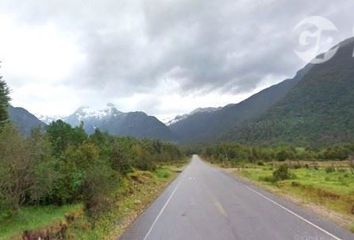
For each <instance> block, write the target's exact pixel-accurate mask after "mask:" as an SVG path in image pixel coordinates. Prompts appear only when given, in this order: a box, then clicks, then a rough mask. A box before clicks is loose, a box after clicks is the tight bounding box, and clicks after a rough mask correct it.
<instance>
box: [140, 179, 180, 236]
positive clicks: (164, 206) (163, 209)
mask: <svg viewBox="0 0 354 240" xmlns="http://www.w3.org/2000/svg"><path fill="white" fill-rule="evenodd" d="M180 184H181V181H179V182H178V183H177V185H176V186H175V188H174V189H173V191H172V193H171V195H170V196H169V197H168V199H167V200H166V202H165V204H164V205H163V207H162V208H161V210H160V212H159V214H157V216H156V218H155V220H154V221H153V223H152V224H151V226H150V228H149V231H148V232H147V233H146V234H145V237H144V238H143V240H147V239H148V237H149V235H150V233H151V232H152V230H153V229H154V226H155V224H156V223H157V221H158V220H159V218H160V217H161V215H162V213H163V212H164V211H165V209H166V207H167V205H168V203H169V202H170V201H171V199H172V197H173V195H174V194H175V193H176V191H177V189H178V187H179V185H180Z"/></svg>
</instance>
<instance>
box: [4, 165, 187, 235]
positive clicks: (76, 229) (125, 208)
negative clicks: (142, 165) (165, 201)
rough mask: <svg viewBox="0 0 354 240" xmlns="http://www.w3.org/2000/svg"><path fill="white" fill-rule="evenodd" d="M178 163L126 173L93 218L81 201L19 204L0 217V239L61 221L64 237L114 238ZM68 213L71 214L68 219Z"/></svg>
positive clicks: (51, 226) (53, 226)
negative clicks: (109, 200) (110, 199)
mask: <svg viewBox="0 0 354 240" xmlns="http://www.w3.org/2000/svg"><path fill="white" fill-rule="evenodd" d="M181 169H182V165H173V166H172V165H171V166H160V167H158V168H157V169H156V170H155V171H154V172H148V171H135V172H132V173H130V174H129V175H128V176H127V177H126V178H125V179H124V180H123V181H121V183H120V184H119V185H117V190H116V192H115V193H113V195H114V196H115V197H114V208H112V209H110V210H109V211H107V212H106V213H104V214H103V215H102V216H100V217H99V218H97V219H96V221H95V222H94V224H93V222H92V221H91V220H90V219H89V218H88V217H87V216H86V215H85V214H83V206H82V204H76V205H65V206H61V207H56V206H45V207H43V206H42V207H28V208H22V209H21V210H20V211H19V213H18V214H17V215H16V216H13V217H11V218H9V219H2V220H0V239H1V240H5V239H22V238H21V236H22V234H23V232H24V231H25V230H33V231H34V232H38V233H40V232H43V231H58V229H60V228H61V227H62V225H63V224H65V225H66V226H65V235H66V238H67V239H117V236H119V235H120V234H122V233H123V231H124V229H125V228H126V227H127V226H128V225H129V224H130V223H131V222H132V221H133V220H134V219H135V218H136V216H138V215H139V214H140V213H141V212H142V211H143V210H144V209H145V207H146V206H147V205H148V204H149V203H150V202H151V201H153V200H154V199H155V198H156V197H157V196H158V195H159V194H160V192H161V191H162V190H163V189H164V187H165V186H166V185H167V184H168V183H169V182H170V181H171V180H172V179H174V177H175V176H176V175H177V174H178V173H179V172H180V171H181ZM68 216H75V219H72V220H71V221H69V222H68Z"/></svg>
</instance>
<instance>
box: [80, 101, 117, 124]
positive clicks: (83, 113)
mask: <svg viewBox="0 0 354 240" xmlns="http://www.w3.org/2000/svg"><path fill="white" fill-rule="evenodd" d="M73 115H74V116H75V117H76V118H77V120H79V121H82V120H86V119H89V118H95V119H103V118H106V117H117V116H120V115H124V113H123V112H120V111H118V110H117V108H116V107H115V106H114V105H113V104H112V103H108V104H107V105H106V106H105V107H103V108H100V109H95V108H90V107H88V106H82V107H80V108H79V109H78V110H76V112H75V113H74V114H73Z"/></svg>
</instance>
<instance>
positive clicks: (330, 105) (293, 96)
mask: <svg viewBox="0 0 354 240" xmlns="http://www.w3.org/2000/svg"><path fill="white" fill-rule="evenodd" d="M340 46H341V47H340V48H339V50H338V52H337V54H336V55H335V56H334V57H333V58H332V59H330V60H329V61H327V62H325V63H322V64H318V65H313V67H312V68H311V69H310V70H309V71H307V73H306V74H305V75H304V76H303V78H302V80H301V81H300V82H299V83H298V84H297V85H296V86H295V87H294V88H293V89H291V90H290V91H289V93H288V94H287V95H286V96H285V97H284V98H283V99H281V100H280V101H279V102H277V103H276V104H275V105H274V106H273V107H272V108H271V109H269V111H267V112H266V113H265V114H263V115H262V116H261V117H259V118H258V119H257V120H254V121H250V122H247V123H246V124H243V125H242V126H241V127H240V126H236V125H235V126H236V127H235V128H234V129H233V130H232V131H229V132H228V133H227V134H226V137H224V138H223V139H227V140H235V141H240V142H248V143H253V144H255V143H263V144H279V143H282V142H285V143H296V144H314V145H318V144H320V145H321V144H332V143H345V142H348V141H353V140H354V132H353V129H354V121H353V119H354V95H353V92H354V67H353V66H354V58H353V49H354V40H353V39H348V40H347V41H344V42H343V43H341V44H340Z"/></svg>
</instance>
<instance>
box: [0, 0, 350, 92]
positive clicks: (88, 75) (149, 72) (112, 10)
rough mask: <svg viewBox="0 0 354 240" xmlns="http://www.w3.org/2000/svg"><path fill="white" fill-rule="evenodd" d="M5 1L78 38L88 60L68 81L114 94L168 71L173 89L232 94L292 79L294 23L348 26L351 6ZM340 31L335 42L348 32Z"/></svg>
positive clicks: (302, 1) (146, 86) (224, 0)
mask: <svg viewBox="0 0 354 240" xmlns="http://www.w3.org/2000/svg"><path fill="white" fill-rule="evenodd" d="M4 2H5V3H2V6H1V5H0V6H1V7H2V8H3V9H7V11H10V12H12V13H13V14H17V15H18V17H19V18H20V19H23V21H24V22H27V23H28V24H30V23H33V24H41V23H45V22H54V23H55V24H57V25H58V26H59V27H62V28H63V29H65V30H66V31H69V32H71V33H72V34H75V35H77V36H79V39H80V44H81V48H82V50H83V51H84V53H85V54H86V56H87V63H86V65H85V66H84V67H83V68H82V69H80V71H78V72H77V73H76V74H75V76H72V77H71V78H70V79H67V82H68V83H70V84H72V85H73V86H74V87H80V88H82V87H84V88H93V89H94V88H98V89H99V90H100V91H107V95H112V96H116V95H121V96H129V95H131V94H133V93H137V92H147V91H150V90H151V89H153V88H155V87H156V86H158V85H159V84H160V83H161V81H163V78H164V77H166V75H168V76H170V77H173V78H175V80H176V81H178V82H179V84H180V88H179V89H177V90H178V91H183V92H193V91H202V92H203V91H206V92H208V91H213V90H221V91H223V92H230V91H231V92H235V93H238V92H246V91H251V90H253V89H254V88H255V87H256V86H257V84H258V83H259V82H260V81H261V80H262V79H263V78H264V77H265V76H267V75H269V74H271V75H274V76H277V75H278V76H283V75H288V76H289V77H291V75H293V74H295V72H296V70H298V68H300V67H301V66H302V65H304V63H303V62H301V61H300V60H299V59H297V58H296V56H295V54H294V52H293V50H294V48H295V47H296V45H295V44H296V41H295V42H294V36H293V35H292V30H293V28H294V26H295V25H296V23H298V22H299V21H300V20H302V19H303V18H304V17H307V16H311V15H321V16H325V17H329V18H330V19H331V20H333V21H335V22H336V23H338V24H340V25H346V23H347V21H346V20H345V19H344V18H348V17H349V16H351V15H350V14H352V11H351V10H352V9H353V6H354V2H353V1H336V2H334V1H329V0H328V1H322V0H316V1H307V0H299V1H292V2H290V1H284V0H279V1H272V0H269V1H266V0H259V1H252V3H250V1H245V0H243V1H234V0H221V1H204V0H194V1H191V0H180V1H171V0H156V1H153V0H151V1H116V0H106V1H93V0H91V1H53V2H52V1H51V3H50V4H48V2H47V1H44V0H42V1H40V0H37V1H26V2H23V1H13V0H11V1H10V0H9V1H4ZM15 6H18V7H15ZM347 25H348V24H347ZM342 29H343V30H342V32H341V34H339V35H338V36H337V39H336V40H337V41H339V40H341V39H343V38H344V37H348V36H349V34H351V32H350V31H351V28H348V27H347V26H346V27H343V28H342ZM175 69H178V71H177V72H176V71H175V72H174V74H168V73H171V71H172V72H173V71H174V70H175Z"/></svg>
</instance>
